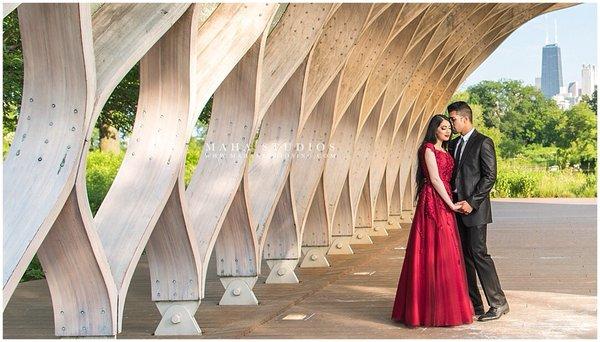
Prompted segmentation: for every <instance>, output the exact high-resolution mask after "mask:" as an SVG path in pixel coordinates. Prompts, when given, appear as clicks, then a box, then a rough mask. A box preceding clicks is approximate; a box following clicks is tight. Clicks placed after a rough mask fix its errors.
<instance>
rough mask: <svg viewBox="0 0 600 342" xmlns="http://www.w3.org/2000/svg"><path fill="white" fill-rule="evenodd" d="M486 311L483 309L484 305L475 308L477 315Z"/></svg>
mask: <svg viewBox="0 0 600 342" xmlns="http://www.w3.org/2000/svg"><path fill="white" fill-rule="evenodd" d="M484 313H485V310H483V306H480V307H477V308H475V316H481V315H483V314H484Z"/></svg>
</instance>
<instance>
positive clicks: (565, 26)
mask: <svg viewBox="0 0 600 342" xmlns="http://www.w3.org/2000/svg"><path fill="white" fill-rule="evenodd" d="M555 22H556V28H557V31H558V39H555V24H554V23H555ZM596 26H597V5H596V4H594V3H584V4H581V5H577V6H573V7H570V8H566V9H563V10H560V11H556V12H551V13H548V14H546V15H544V16H540V17H537V18H535V19H533V20H531V21H529V22H527V23H526V24H524V25H523V26H522V27H521V28H519V29H518V30H516V31H515V32H514V33H513V34H511V36H509V37H508V38H507V39H506V40H505V41H504V42H503V43H502V44H501V45H500V46H499V47H498V48H497V49H496V51H494V53H493V54H492V55H490V57H489V58H488V59H486V60H485V61H484V62H483V63H482V64H481V65H480V66H479V68H478V69H477V70H475V71H474V72H473V73H472V74H471V75H470V76H469V77H468V78H467V79H466V80H465V82H463V84H462V85H461V86H460V88H459V89H460V90H464V89H466V88H467V87H469V86H471V85H474V84H476V83H479V82H480V81H483V80H491V81H498V80H500V79H515V80H521V81H522V82H523V84H526V85H531V86H535V82H536V78H539V77H541V74H542V49H543V47H544V46H545V45H546V43H548V44H553V43H555V42H556V41H557V42H558V45H559V47H560V48H561V50H562V51H561V54H562V74H563V86H567V85H568V84H569V83H571V82H577V83H578V85H579V86H580V85H581V82H582V77H581V69H582V65H588V64H592V65H596V66H597V65H598V63H597V27H596Z"/></svg>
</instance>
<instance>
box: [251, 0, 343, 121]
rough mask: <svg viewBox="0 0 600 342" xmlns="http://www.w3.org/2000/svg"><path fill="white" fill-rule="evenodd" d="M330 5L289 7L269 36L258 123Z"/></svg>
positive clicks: (308, 46)
mask: <svg viewBox="0 0 600 342" xmlns="http://www.w3.org/2000/svg"><path fill="white" fill-rule="evenodd" d="M332 6H333V4H325V3H320V4H309V3H297V4H294V3H292V4H290V5H289V6H288V8H287V10H286V11H285V13H284V14H283V17H282V18H281V20H280V22H279V23H278V24H277V26H275V28H274V30H273V32H271V33H270V34H269V37H268V39H267V45H266V47H265V56H264V62H263V64H264V65H263V70H262V75H261V82H262V87H261V92H260V102H259V103H260V108H259V114H260V115H259V118H258V121H259V122H260V121H261V119H262V117H263V115H264V113H266V111H267V110H268V109H269V107H270V105H271V103H272V102H273V101H274V99H275V97H276V96H278V94H279V92H280V91H281V89H282V88H283V86H284V85H285V83H286V81H287V80H288V79H289V78H290V77H291V76H292V74H293V73H294V72H295V71H296V70H297V69H298V67H299V66H300V64H301V63H302V61H303V60H304V59H305V56H306V55H308V53H309V51H310V49H311V48H312V46H313V45H314V43H315V41H316V40H317V38H318V37H319V35H320V34H321V32H322V30H323V26H324V25H325V23H326V18H327V16H328V15H329V13H330V12H331V10H332Z"/></svg>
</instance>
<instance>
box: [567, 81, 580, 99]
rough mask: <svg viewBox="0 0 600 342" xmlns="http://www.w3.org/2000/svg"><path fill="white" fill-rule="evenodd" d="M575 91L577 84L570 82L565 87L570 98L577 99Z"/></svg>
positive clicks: (577, 94)
mask: <svg viewBox="0 0 600 342" xmlns="http://www.w3.org/2000/svg"><path fill="white" fill-rule="evenodd" d="M577 89H578V88H577V82H571V83H569V86H568V87H567V93H569V95H571V97H577V96H579V93H578V90H577Z"/></svg>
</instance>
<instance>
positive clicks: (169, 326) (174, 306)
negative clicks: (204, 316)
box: [154, 300, 202, 336]
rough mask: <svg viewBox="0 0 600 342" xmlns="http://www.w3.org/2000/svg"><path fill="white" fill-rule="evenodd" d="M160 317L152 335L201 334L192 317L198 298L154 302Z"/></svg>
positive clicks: (198, 304) (196, 308)
mask: <svg viewBox="0 0 600 342" xmlns="http://www.w3.org/2000/svg"><path fill="white" fill-rule="evenodd" d="M155 304H156V306H157V307H158V311H160V314H161V315H162V319H161V320H160V323H158V326H157V327H156V331H154V335H157V336H182V335H202V331H201V330H200V327H199V326H198V323H197V322H196V319H195V318H194V314H195V313H196V310H198V306H200V301H199V300H190V301H167V302H155Z"/></svg>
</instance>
